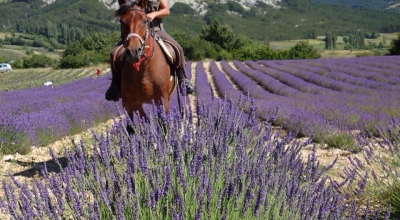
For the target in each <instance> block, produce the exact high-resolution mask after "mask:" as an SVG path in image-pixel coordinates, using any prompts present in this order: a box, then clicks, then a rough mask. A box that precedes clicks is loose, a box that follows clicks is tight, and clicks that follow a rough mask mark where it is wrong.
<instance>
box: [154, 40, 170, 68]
mask: <svg viewBox="0 0 400 220" xmlns="http://www.w3.org/2000/svg"><path fill="white" fill-rule="evenodd" d="M156 40H157V43H158V44H159V45H160V47H161V49H162V50H163V51H164V54H165V56H166V57H167V58H168V60H169V61H170V62H171V63H174V56H173V55H172V54H171V52H170V51H169V50H168V47H167V45H165V43H164V40H163V39H161V37H156Z"/></svg>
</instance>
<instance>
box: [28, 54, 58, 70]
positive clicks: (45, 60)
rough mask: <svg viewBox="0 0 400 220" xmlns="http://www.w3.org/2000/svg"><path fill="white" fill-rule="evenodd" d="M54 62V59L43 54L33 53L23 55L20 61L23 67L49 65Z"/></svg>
mask: <svg viewBox="0 0 400 220" xmlns="http://www.w3.org/2000/svg"><path fill="white" fill-rule="evenodd" d="M54 63H55V61H54V60H52V59H51V58H50V57H48V56H46V55H44V54H33V55H32V56H31V57H24V59H23V61H22V64H23V67H24V68H43V67H51V66H53V64H54Z"/></svg>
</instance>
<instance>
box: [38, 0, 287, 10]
mask: <svg viewBox="0 0 400 220" xmlns="http://www.w3.org/2000/svg"><path fill="white" fill-rule="evenodd" d="M55 1H57V0H43V2H45V3H46V4H51V3H53V2H55ZM99 1H100V2H102V3H103V4H104V5H106V6H107V7H108V8H110V9H117V8H118V0H99ZM231 1H235V2H238V3H239V4H241V5H242V6H243V7H244V8H249V7H251V6H253V5H255V4H256V2H257V1H259V2H263V3H265V4H267V5H271V6H273V7H278V4H279V2H280V1H281V0H231ZM176 2H181V3H185V4H187V5H189V6H190V7H191V8H193V9H194V10H196V11H198V12H203V11H204V10H205V8H206V6H207V2H210V1H207V0H168V4H169V6H170V7H172V6H173V5H174V4H175V3H176ZM220 2H221V3H225V2H227V1H226V0H221V1H220Z"/></svg>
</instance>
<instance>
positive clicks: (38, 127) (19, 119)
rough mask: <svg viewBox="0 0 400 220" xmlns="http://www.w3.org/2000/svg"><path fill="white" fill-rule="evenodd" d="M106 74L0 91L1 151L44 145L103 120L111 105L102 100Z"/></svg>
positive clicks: (113, 106)
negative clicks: (49, 84) (63, 82)
mask: <svg viewBox="0 0 400 220" xmlns="http://www.w3.org/2000/svg"><path fill="white" fill-rule="evenodd" d="M108 84H109V80H108V78H107V77H100V78H91V77H89V78H84V79H80V80H77V81H74V82H72V83H68V84H63V85H61V86H56V87H54V88H51V87H44V86H43V87H39V88H34V89H26V90H19V91H18V90H15V91H10V92H5V91H1V92H0V112H1V114H0V127H1V130H0V146H1V148H2V151H3V152H4V153H6V152H7V151H9V153H12V152H13V151H14V152H15V150H17V149H19V150H22V151H24V150H27V149H28V150H29V148H30V146H32V145H35V146H42V145H47V144H49V143H51V142H53V141H55V140H58V139H60V138H61V137H64V136H67V135H71V134H75V133H77V132H79V131H81V130H83V129H87V128H90V127H92V126H94V125H95V124H96V123H98V122H104V121H105V120H107V119H110V118H111V117H113V115H115V105H114V104H113V103H110V102H107V101H106V100H104V91H105V90H106V89H107V85H108Z"/></svg>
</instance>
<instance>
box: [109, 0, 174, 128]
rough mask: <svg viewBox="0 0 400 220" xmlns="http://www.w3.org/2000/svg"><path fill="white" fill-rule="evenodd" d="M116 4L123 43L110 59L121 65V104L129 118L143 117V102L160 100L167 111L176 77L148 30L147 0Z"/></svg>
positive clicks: (130, 0) (116, 66) (166, 111)
mask: <svg viewBox="0 0 400 220" xmlns="http://www.w3.org/2000/svg"><path fill="white" fill-rule="evenodd" d="M118 3H119V6H120V7H119V9H118V10H117V11H116V13H115V15H116V16H119V17H120V24H121V38H122V41H123V44H122V45H121V46H120V48H119V49H118V50H117V51H116V53H115V55H114V60H112V61H111V62H114V63H112V64H114V66H115V68H120V73H121V90H120V91H121V94H120V95H121V98H122V106H123V107H124V109H125V110H126V112H127V113H128V116H129V117H130V119H131V120H133V116H134V114H135V113H139V116H140V117H141V118H146V114H145V112H144V109H143V104H152V103H156V104H158V103H163V104H164V110H165V113H166V114H167V113H168V112H169V109H170V100H171V97H172V94H173V93H174V90H175V88H176V86H177V84H178V79H177V77H176V75H175V74H174V71H173V65H171V63H170V62H169V61H168V60H167V58H166V56H165V55H164V52H163V51H162V49H161V47H160V45H159V44H158V43H157V42H156V40H155V36H154V34H152V33H154V32H153V31H152V30H151V29H150V21H149V20H148V18H147V16H146V12H145V8H146V4H147V0H142V1H141V2H140V3H139V4H138V3H137V1H135V0H119V1H118ZM178 101H179V98H178ZM128 131H129V126H128ZM130 133H132V130H131V132H130Z"/></svg>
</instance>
